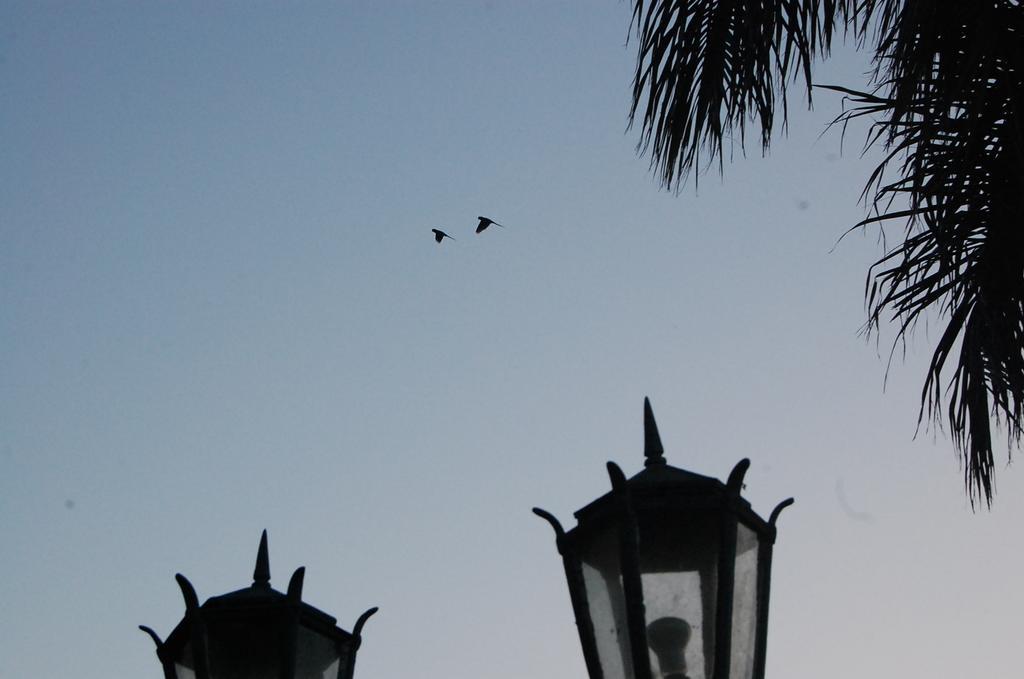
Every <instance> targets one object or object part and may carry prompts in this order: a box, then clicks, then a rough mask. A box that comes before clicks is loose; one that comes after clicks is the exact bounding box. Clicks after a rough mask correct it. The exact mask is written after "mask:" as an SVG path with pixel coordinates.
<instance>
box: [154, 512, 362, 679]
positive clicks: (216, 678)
mask: <svg viewBox="0 0 1024 679" xmlns="http://www.w3.org/2000/svg"><path fill="white" fill-rule="evenodd" d="M305 572H306V569H305V568H304V567H303V568H298V569H297V570H296V571H295V573H294V574H293V575H292V577H291V580H290V581H289V582H288V591H287V593H281V592H278V591H277V590H275V589H272V588H271V587H270V558H269V556H268V553H267V531H263V535H262V537H261V538H260V547H259V552H258V554H257V556H256V569H255V571H254V572H253V583H252V586H251V587H246V588H245V589H240V590H238V591H235V592H230V593H229V594H223V595H221V596H216V597H212V598H210V599H208V600H207V601H206V603H204V604H203V605H202V606H200V605H199V598H198V597H197V596H196V590H195V588H194V587H192V583H190V582H189V581H188V580H187V579H186V578H185V576H184V575H181V574H180V573H179V574H177V575H175V576H174V577H175V579H176V580H177V581H178V586H179V587H181V593H182V596H183V597H184V598H185V617H184V618H183V619H182V620H181V622H179V623H178V625H177V627H175V628H174V630H173V631H172V632H171V634H170V636H168V637H167V641H165V642H164V641H160V637H159V636H157V634H156V632H154V631H153V630H152V629H150V628H149V627H146V626H145V625H140V629H142V631H144V632H146V633H147V634H149V636H150V637H152V638H153V641H154V642H155V643H156V654H157V657H158V658H159V659H160V663H161V665H163V669H164V677H165V679H352V672H353V669H354V667H355V661H356V650H357V649H358V648H359V645H360V643H361V641H362V637H361V636H360V632H361V631H362V629H363V625H364V624H365V623H366V620H367V619H368V618H369V617H370V616H371V615H373V614H374V613H376V612H377V609H376V608H371V609H369V610H368V611H366V612H365V613H363V614H362V615H361V616H359V619H358V620H357V621H356V624H355V627H353V628H352V632H346V631H345V630H343V629H341V628H339V627H337V626H336V625H335V623H336V620H335V619H334V618H333V617H331V616H330V615H328V614H327V613H324V612H323V611H321V610H318V609H316V608H314V607H313V606H310V605H309V604H307V603H304V602H303V601H302V580H303V577H304V576H305Z"/></svg>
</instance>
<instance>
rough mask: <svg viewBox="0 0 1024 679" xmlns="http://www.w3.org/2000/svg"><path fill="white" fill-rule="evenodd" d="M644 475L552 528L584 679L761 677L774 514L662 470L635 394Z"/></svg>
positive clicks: (619, 483)
mask: <svg viewBox="0 0 1024 679" xmlns="http://www.w3.org/2000/svg"><path fill="white" fill-rule="evenodd" d="M644 456H645V457H646V461H645V463H644V470H643V471H641V472H640V473H639V474H637V475H635V476H633V477H632V478H630V479H628V480H627V479H626V477H625V476H624V475H623V473H622V470H621V469H619V467H618V466H617V465H616V464H615V463H614V462H609V463H608V475H609V476H610V477H611V483H612V490H611V492H609V493H607V494H605V495H603V496H602V497H600V498H598V499H597V500H594V501H593V502H591V503H590V504H588V505H587V506H586V507H583V508H582V509H580V510H579V511H577V512H576V513H575V516H576V520H577V526H576V527H575V528H573V529H572V530H570V531H568V532H567V531H565V530H564V529H563V528H562V525H561V524H560V523H559V521H558V519H556V518H555V517H554V516H552V515H551V514H550V513H549V512H546V511H544V510H543V509H534V510H533V511H534V513H536V514H537V515H538V516H541V517H542V518H544V519H546V520H547V521H548V522H549V523H550V524H551V526H552V528H554V530H555V536H556V541H557V545H558V551H559V553H560V554H561V555H562V559H563V562H564V565H565V575H566V579H567V581H568V585H569V597H570V599H571V600H572V607H573V611H574V613H575V616H576V626H577V627H578V630H579V635H580V642H581V644H582V646H583V657H584V660H585V662H586V665H587V671H588V673H589V675H590V679H762V678H763V677H764V660H765V642H766V639H767V623H768V585H769V579H770V570H771V560H772V545H773V544H774V542H775V521H776V519H777V518H778V516H779V512H781V511H782V510H783V509H784V508H785V507H787V506H788V505H790V504H792V502H793V499H792V498H790V499H788V500H785V501H784V502H781V503H779V505H778V506H777V507H775V509H774V510H772V513H771V515H770V518H769V519H768V520H767V521H765V520H764V519H762V518H761V517H760V516H758V515H757V514H756V513H755V512H754V511H753V509H751V507H750V503H749V502H747V500H745V499H743V498H742V497H741V496H740V491H741V490H742V488H743V475H744V474H745V473H746V471H747V468H748V467H749V466H750V461H749V460H746V459H744V460H740V462H739V463H738V464H737V465H736V466H735V468H733V470H732V473H731V474H729V478H728V480H727V481H726V482H725V483H724V484H723V483H722V482H721V481H719V480H717V479H713V478H710V477H707V476H701V475H700V474H694V473H692V472H688V471H684V470H682V469H677V468H676V467H671V466H669V465H667V464H666V463H665V457H664V450H663V449H662V446H661V438H660V437H659V435H658V427H657V424H656V423H655V421H654V414H653V413H652V411H651V404H650V402H649V401H648V400H647V399H644Z"/></svg>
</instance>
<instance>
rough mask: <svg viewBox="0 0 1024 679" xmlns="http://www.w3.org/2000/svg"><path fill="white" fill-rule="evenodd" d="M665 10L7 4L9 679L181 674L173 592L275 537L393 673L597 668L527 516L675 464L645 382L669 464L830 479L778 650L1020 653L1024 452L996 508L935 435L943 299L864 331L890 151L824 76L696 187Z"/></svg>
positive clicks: (871, 657) (2, 178) (827, 667)
mask: <svg viewBox="0 0 1024 679" xmlns="http://www.w3.org/2000/svg"><path fill="white" fill-rule="evenodd" d="M629 20H630V7H629V5H628V3H624V2H618V1H613V0H605V1H603V2H588V3H577V2H540V1H533V0H529V1H526V0H524V1H522V2H499V1H493V2H468V1H467V2H430V3H427V2H413V1H411V0H410V1H408V2H376V3H363V2H361V3H355V2H337V3H302V4H284V3H240V2H224V3H192V2H184V3H173V4H171V3H152V2H134V3H128V2H103V3H51V2H21V1H20V0H9V1H8V2H5V3H3V4H2V5H0V97H2V100H3V102H4V103H3V106H2V107H0V145H2V149H3V150H2V153H0V563H2V566H0V575H2V577H0V602H2V606H3V610H4V613H3V615H2V616H0V678H2V679H17V678H20V677H29V676H31V677H37V678H40V679H46V678H49V677H62V676H67V675H68V674H71V673H74V675H75V676H76V677H80V678H81V679H98V678H100V677H111V676H114V677H129V676H130V677H140V678H144V677H152V678H153V679H156V678H157V677H160V676H161V670H160V667H159V665H158V663H157V660H156V656H155V654H154V652H153V645H152V643H151V641H150V640H149V639H148V638H147V637H146V636H145V635H144V634H142V633H141V632H139V631H138V629H137V625H139V624H146V625H149V626H151V627H153V628H154V629H155V630H156V631H157V632H158V633H160V634H161V635H166V634H167V633H169V632H170V630H171V629H172V628H173V626H174V625H175V624H176V623H177V621H178V620H179V619H180V618H181V615H182V613H183V611H184V606H183V603H182V600H181V595H180V592H179V591H178V588H177V586H176V584H175V582H174V574H175V573H177V572H181V573H183V574H185V575H186V576H187V577H188V578H189V579H190V580H191V581H192V582H193V584H194V585H195V586H196V589H197V591H198V593H199V596H200V598H201V599H202V600H205V598H207V597H209V596H214V595H218V594H221V593H224V592H227V591H229V590H234V589H237V588H240V587H243V586H246V585H248V584H249V583H250V581H251V574H252V567H253V563H254V560H255V556H256V547H257V544H258V540H259V535H260V531H262V530H263V529H264V528H266V529H267V530H268V532H269V546H270V566H271V574H272V584H274V585H276V586H277V587H278V588H279V589H284V587H285V586H286V583H287V578H288V577H289V576H290V575H291V572H292V570H294V569H295V568H297V567H298V566H306V567H307V571H306V580H305V583H306V585H305V590H304V599H305V600H306V601H308V602H309V603H311V604H313V605H314V606H317V607H318V608H321V609H323V610H326V611H328V612H329V613H331V614H332V615H334V616H336V617H337V618H338V621H339V624H340V625H341V626H342V627H344V628H346V629H351V626H352V624H354V622H355V620H356V618H357V617H358V616H359V614H360V613H362V612H363V611H364V610H365V609H367V608H369V607H371V606H379V607H380V612H379V613H378V614H377V615H376V616H375V617H373V618H372V619H371V620H370V621H369V622H368V623H367V625H366V628H365V629H364V642H363V646H362V648H361V650H360V651H359V657H358V663H357V667H356V676H358V677H362V678H363V679H365V678H366V677H377V678H381V679H386V678H389V677H401V676H417V677H426V678H428V679H429V678H432V677H450V676H455V677H470V676H486V677H489V678H490V679H506V678H508V679H511V678H519V677H524V676H529V677H536V678H538V679H545V678H552V679H553V678H555V677H559V678H562V677H584V676H585V675H586V672H585V668H584V665H583V660H582V655H581V652H580V647H579V642H578V638H577V636H576V631H575V627H574V624H573V617H572V612H571V608H570V605H569V598H568V593H567V589H566V585H565V581H564V578H563V571H562V566H561V561H560V558H559V556H558V554H557V552H556V550H555V545H554V540H553V536H552V534H551V530H550V528H549V527H548V526H547V525H546V524H545V523H544V522H543V521H541V520H540V519H538V518H537V517H535V516H533V515H532V514H531V512H530V509H531V508H532V507H534V506H540V507H543V508H545V509H547V510H549V511H551V512H553V513H554V514H555V515H556V516H558V517H559V518H561V519H562V521H563V523H564V524H566V526H571V525H574V523H573V521H572V512H573V511H574V510H575V509H578V508H579V507H582V506H583V505H585V504H586V503H588V502H589V501H590V500H592V499H594V498H596V497H598V496H599V495H601V494H603V493H604V492H606V491H607V490H608V487H609V483H608V478H607V476H606V472H605V462H606V461H607V460H614V461H616V462H617V463H618V464H619V465H620V466H622V467H623V469H624V470H625V471H626V473H627V474H633V473H636V472H637V471H639V470H640V469H641V468H642V459H643V458H642V450H643V427H642V412H643V411H642V405H643V398H644V397H645V396H649V397H650V398H651V402H652V404H653V407H654V412H655V415H656V417H657V419H658V423H659V428H660V430H661V438H662V441H663V443H664V445H665V449H666V457H667V459H668V461H669V463H670V464H674V465H676V466H680V467H683V468H686V469H690V470H692V471H695V472H698V473H702V474H706V475H711V476H716V477H719V478H724V477H725V476H726V475H727V474H728V472H729V470H730V469H732V467H733V465H734V464H735V463H736V462H737V461H738V460H739V459H740V458H743V457H749V458H750V459H751V460H752V466H751V469H750V471H749V473H748V474H747V477H746V484H747V491H746V493H747V497H748V498H749V499H750V500H751V502H752V503H753V506H754V508H755V509H756V510H758V511H760V512H761V513H762V514H766V513H767V512H769V511H770V510H771V508H772V507H774V505H775V504H776V503H777V502H778V501H780V500H782V499H784V498H786V497H789V496H793V497H795V498H796V504H795V505H794V506H793V507H791V508H789V509H787V510H786V512H785V513H784V514H783V515H782V517H781V518H780V520H779V537H778V542H777V544H776V549H775V560H774V569H773V570H774V577H773V584H772V602H771V615H770V628H769V637H768V639H769V641H768V656H767V657H768V660H767V662H768V666H767V676H768V677H780V676H785V677H787V678H788V679H818V678H819V677H821V676H829V677H832V678H833V679H853V678H857V679H861V678H862V677H864V676H872V677H904V676H932V677H955V676H967V675H975V676H978V675H983V676H988V677H993V678H995V679H1000V678H1003V677H1006V678H1009V677H1012V676H1016V672H1017V671H1019V657H1018V655H1019V654H1018V653H1017V652H1016V648H1017V645H1018V642H1019V639H1018V636H1019V611H1020V610H1021V609H1022V608H1024V590H1022V588H1021V587H1020V586H1019V585H1018V584H1017V583H1018V581H1019V578H1018V572H1019V564H1020V561H1021V558H1022V556H1024V540H1022V538H1021V532H1020V530H1019V525H1017V524H1016V523H1015V521H1016V519H1018V518H1019V517H1020V516H1021V512H1022V510H1024V497H1022V496H1024V493H1022V490H1024V481H1022V479H1021V478H1020V473H1019V472H1018V471H1017V470H1015V469H1014V468H1013V467H1012V466H1008V465H1006V464H1005V457H1003V458H1002V459H1001V460H1000V461H999V462H997V465H998V469H997V472H998V477H997V496H996V502H995V506H994V507H993V509H992V510H991V511H984V510H983V511H977V512H973V511H972V510H971V507H970V505H969V503H968V501H967V499H966V497H965V495H964V492H963V487H962V475H961V470H960V468H959V466H958V462H957V458H956V455H955V453H954V451H953V449H952V446H951V444H950V443H949V441H948V438H947V437H946V435H945V434H944V433H943V432H941V431H938V430H936V429H934V428H930V429H929V428H922V429H921V431H920V432H918V433H917V435H916V436H915V432H916V431H917V427H916V421H917V414H918V410H917V409H918V397H919V390H920V386H921V383H922V379H923V376H924V370H925V367H926V364H927V358H928V353H929V352H928V349H929V342H930V341H933V340H934V338H935V333H934V330H932V331H931V332H930V331H929V328H927V327H924V326H922V327H921V328H919V329H918V331H917V332H916V333H915V335H914V337H913V338H912V340H911V341H910V342H909V343H908V345H907V346H906V350H905V354H904V352H902V351H901V352H898V353H897V356H896V359H895V360H894V361H893V362H892V364H891V367H889V369H888V372H887V365H888V356H889V347H890V343H891V340H892V329H891V328H885V329H884V332H883V333H882V336H881V337H880V338H872V339H865V338H864V337H863V336H862V335H861V334H860V332H859V331H860V328H861V326H862V324H863V322H864V320H865V311H864V298H863V292H864V280H865V278H864V276H865V272H866V270H867V267H868V266H869V265H870V264H871V262H873V261H874V260H875V259H877V258H878V257H879V256H880V254H881V252H882V243H881V241H880V239H879V233H878V232H877V231H872V230H868V231H865V232H861V231H855V232H853V233H851V234H850V235H848V236H847V237H846V238H843V239H841V240H840V237H841V236H842V234H843V233H844V232H845V231H846V230H847V229H848V228H849V227H850V226H851V225H852V224H854V223H856V221H857V220H858V219H859V218H861V217H862V216H863V214H864V208H863V206H862V205H861V204H859V203H858V198H859V194H860V190H861V188H862V185H863V182H864V181H865V180H866V178H867V174H868V172H869V171H870V169H871V168H872V167H873V166H874V163H875V162H877V160H878V154H877V152H868V153H867V154H865V155H863V156H862V155H861V143H862V141H863V137H864V130H863V129H856V128H852V129H851V130H849V131H848V133H847V135H846V138H845V140H843V139H841V138H840V135H838V134H837V133H835V131H832V132H826V131H825V127H826V124H827V122H828V121H829V120H831V119H832V118H833V117H834V116H835V115H836V114H837V113H838V112H839V111H840V107H841V101H840V99H839V97H838V95H831V94H829V93H827V92H820V93H818V94H817V95H816V97H815V106H814V110H813V111H806V110H804V109H805V107H804V106H803V105H802V104H801V102H800V100H799V99H798V98H794V99H793V100H792V101H791V102H790V108H791V118H790V129H789V133H788V136H784V135H781V134H779V135H777V137H776V141H775V144H774V145H773V147H772V150H771V153H770V154H769V155H768V156H767V157H762V155H761V153H760V150H759V149H758V148H756V146H755V147H750V148H748V149H747V153H746V156H745V157H744V156H743V154H742V153H741V152H740V150H739V149H738V148H737V149H736V153H735V157H734V159H733V161H732V162H731V163H728V164H726V166H725V168H724V175H723V176H722V177H719V175H718V174H717V171H715V170H714V168H712V170H711V171H710V172H709V173H707V174H705V175H703V176H701V177H700V182H699V184H698V185H697V186H696V187H695V186H694V185H693V182H692V181H691V182H690V183H688V184H687V185H686V186H684V187H683V188H682V190H681V191H680V192H679V193H678V194H675V193H673V192H670V191H664V190H662V189H661V188H660V187H659V184H658V182H657V180H656V178H655V177H654V176H653V175H652V174H651V172H650V171H649V168H648V161H647V159H645V158H642V157H638V156H637V154H636V149H635V145H636V141H637V132H636V131H635V130H633V131H628V130H627V129H626V123H627V114H628V105H629V93H630V80H631V77H632V69H633V63H634V58H635V57H634V53H633V49H634V46H633V45H632V44H629V45H627V44H626V37H627V28H628V25H629ZM867 66H868V62H867V61H866V59H865V57H864V56H863V55H858V54H857V53H855V52H853V51H852V50H851V49H847V48H840V49H838V50H837V52H836V54H835V55H834V57H833V59H831V60H830V61H828V62H825V63H823V64H820V65H819V66H818V67H817V68H816V71H815V80H816V82H821V83H840V84H844V85H861V84H863V73H864V72H865V70H866V68H867ZM794 93H795V95H797V97H798V96H799V94H800V91H799V89H796V90H795V91H794ZM478 215H486V216H489V217H492V218H493V219H495V220H496V221H498V222H500V223H501V224H503V225H504V226H505V228H503V229H502V228H496V227H492V228H491V229H488V230H487V231H485V232H484V233H482V234H479V235H476V234H474V233H473V229H474V227H475V225H476V217H477V216H478ZM432 228H441V229H443V230H445V231H446V232H448V233H449V234H451V235H452V236H453V237H454V238H455V240H454V241H448V240H446V241H445V242H444V243H441V244H440V245H439V244H437V243H435V242H434V241H433V240H432V234H431V233H430V229H432ZM889 235H890V238H891V237H893V236H898V233H891V234H889Z"/></svg>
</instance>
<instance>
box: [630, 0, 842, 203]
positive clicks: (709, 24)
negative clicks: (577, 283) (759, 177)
mask: <svg viewBox="0 0 1024 679" xmlns="http://www.w3.org/2000/svg"><path fill="white" fill-rule="evenodd" d="M854 4H855V3H854V2H853V0H824V1H819V0H651V2H649V3H645V2H644V0H634V4H633V27H635V29H636V34H637V38H638V41H639V47H638V56H637V65H636V73H635V76H634V79H633V103H632V107H631V108H630V114H629V120H630V123H629V124H630V125H631V126H632V125H633V124H634V123H635V122H636V121H637V120H638V119H639V120H640V126H641V132H640V141H639V143H638V145H637V148H638V151H639V152H640V153H650V157H651V167H652V168H653V169H655V171H656V172H657V174H658V175H659V177H660V178H661V181H662V183H663V185H665V186H667V187H672V186H675V187H677V188H678V185H679V182H680V181H681V180H682V179H683V178H685V177H686V176H687V175H688V173H689V172H690V170H691V169H693V168H694V167H695V166H697V167H700V165H701V160H702V158H701V155H702V153H703V154H705V155H706V156H707V159H706V160H707V161H708V162H710V163H715V162H717V163H718V166H719V169H720V170H721V164H722V155H723V147H724V142H725V141H727V140H728V141H731V142H737V141H738V143H739V145H740V148H741V150H742V148H743V146H744V143H745V141H746V125H747V123H748V121H750V120H756V121H757V122H758V123H759V125H760V129H761V135H760V136H761V147H762V149H767V147H768V145H769V143H770V141H771V136H772V131H773V129H774V126H775V118H776V110H775V109H776V104H775V102H776V97H777V96H778V97H779V99H780V100H781V104H782V122H783V127H784V126H785V123H786V85H787V81H788V80H790V79H793V78H797V77H798V76H802V78H803V80H804V83H805V84H806V85H807V97H808V104H809V103H810V84H811V70H810V69H811V61H812V60H813V58H814V57H815V56H816V55H818V54H823V53H825V54H827V53H828V51H829V49H830V47H831V43H832V36H833V29H834V26H835V25H836V18H837V17H838V16H840V15H843V16H845V14H846V13H847V12H851V11H853V10H852V8H853V5H854ZM631 30H632V28H631Z"/></svg>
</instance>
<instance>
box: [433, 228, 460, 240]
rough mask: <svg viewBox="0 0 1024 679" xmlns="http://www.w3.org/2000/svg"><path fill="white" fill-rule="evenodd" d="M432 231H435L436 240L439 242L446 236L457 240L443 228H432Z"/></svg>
mask: <svg viewBox="0 0 1024 679" xmlns="http://www.w3.org/2000/svg"><path fill="white" fill-rule="evenodd" d="M431 231H433V232H434V240H436V241H437V242H438V243H440V242H441V241H443V240H444V239H445V238H451V239H452V240H455V239H454V238H452V237H451V236H449V235H448V234H446V233H445V232H444V231H442V230H441V229H431Z"/></svg>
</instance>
